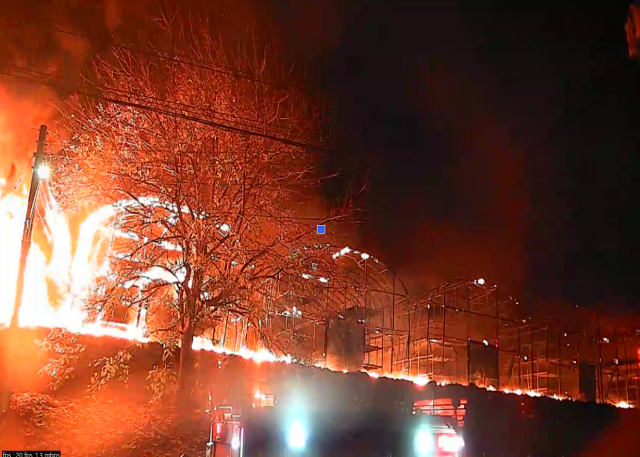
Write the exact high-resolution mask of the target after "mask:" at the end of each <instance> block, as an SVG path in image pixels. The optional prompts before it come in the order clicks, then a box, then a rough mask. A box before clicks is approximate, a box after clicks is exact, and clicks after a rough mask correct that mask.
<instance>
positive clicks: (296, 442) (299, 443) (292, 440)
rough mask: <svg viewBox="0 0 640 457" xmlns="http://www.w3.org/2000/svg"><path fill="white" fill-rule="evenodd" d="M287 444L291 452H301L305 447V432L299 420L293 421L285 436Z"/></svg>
mask: <svg viewBox="0 0 640 457" xmlns="http://www.w3.org/2000/svg"><path fill="white" fill-rule="evenodd" d="M287 444H288V445H289V449H291V450H292V451H303V450H304V448H305V447H306V446H307V431H306V430H305V429H304V425H302V422H301V421H300V419H294V421H293V422H292V423H291V427H290V428H289V433H288V434H287Z"/></svg>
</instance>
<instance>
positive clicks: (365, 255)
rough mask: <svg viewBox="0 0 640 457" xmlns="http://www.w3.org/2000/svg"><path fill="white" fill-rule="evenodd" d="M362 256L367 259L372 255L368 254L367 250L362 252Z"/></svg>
mask: <svg viewBox="0 0 640 457" xmlns="http://www.w3.org/2000/svg"><path fill="white" fill-rule="evenodd" d="M360 257H362V259H363V260H367V259H368V258H369V257H371V256H370V255H369V254H367V253H366V252H363V253H362V254H360Z"/></svg>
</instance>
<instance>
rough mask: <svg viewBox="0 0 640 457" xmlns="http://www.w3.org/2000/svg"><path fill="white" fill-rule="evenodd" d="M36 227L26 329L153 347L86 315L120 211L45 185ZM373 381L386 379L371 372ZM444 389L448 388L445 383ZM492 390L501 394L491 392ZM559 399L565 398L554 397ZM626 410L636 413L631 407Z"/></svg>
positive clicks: (8, 221)
mask: <svg viewBox="0 0 640 457" xmlns="http://www.w3.org/2000/svg"><path fill="white" fill-rule="evenodd" d="M7 187H8V184H7V182H6V180H5V179H3V178H0V240H3V246H4V247H5V248H6V249H7V251H6V252H5V255H4V256H2V259H0V326H7V325H8V324H9V322H10V320H11V314H12V310H13V303H14V298H15V293H16V282H17V268H16V266H17V265H18V260H19V257H20V244H21V243H20V242H21V238H22V232H23V228H24V218H25V213H26V208H27V194H28V191H27V188H26V186H23V187H22V188H21V189H20V190H19V191H18V192H16V191H14V189H10V188H7ZM39 200H40V202H39V205H38V211H37V218H36V223H35V224H36V225H37V226H39V227H40V228H41V229H42V230H41V231H38V233H42V234H43V236H38V237H36V239H34V242H33V244H32V246H31V250H30V252H29V255H28V257H27V267H26V271H25V282H24V291H23V298H22V303H21V307H20V314H19V319H18V322H19V325H20V326H21V327H45V328H64V329H67V330H70V331H72V332H76V333H82V334H89V335H94V336H106V335H108V336H111V337H116V338H125V339H128V340H136V341H140V342H147V341H148V340H147V338H145V336H144V335H145V329H144V328H143V326H136V323H135V322H130V323H128V324H116V323H112V322H107V321H104V320H102V319H101V318H100V317H98V318H96V319H95V320H92V321H87V313H86V312H85V311H84V310H83V306H82V303H83V299H84V298H85V297H86V296H87V293H88V291H89V289H90V287H91V285H92V283H93V281H94V279H95V278H96V277H97V276H98V275H102V274H104V273H105V272H106V268H107V258H108V257H107V254H108V249H109V244H110V240H111V239H112V237H113V233H112V232H113V230H112V229H111V224H110V222H111V221H113V218H114V217H115V216H116V211H117V209H116V207H114V206H105V207H102V208H99V209H97V210H96V211H94V212H92V213H91V214H89V215H88V216H87V217H85V218H84V219H83V220H79V221H75V220H74V221H72V222H70V221H69V219H68V217H67V216H66V215H65V214H64V213H63V212H62V211H61V210H60V208H59V206H58V204H57V203H56V200H55V198H54V197H53V195H52V194H51V192H50V190H49V188H48V186H47V185H46V182H45V183H43V184H42V188H41V192H40V197H39ZM71 223H73V224H78V227H79V228H78V230H77V235H76V239H73V237H72V230H71ZM193 349H194V350H207V351H213V352H218V353H234V354H236V355H239V356H241V357H243V358H245V359H251V360H254V361H255V362H257V363H261V362H285V363H291V362H292V359H291V357H290V356H276V355H274V354H272V353H270V352H268V351H266V350H260V351H252V350H250V349H248V348H242V349H240V350H239V351H237V352H233V351H230V350H228V349H225V348H221V347H219V346H215V345H214V344H213V343H212V342H211V341H210V340H207V339H204V338H195V340H194V342H193ZM368 374H369V376H371V377H372V378H378V377H380V376H381V375H379V374H377V373H373V372H368ZM382 376H388V377H392V378H394V379H403V380H406V381H410V382H413V383H414V384H416V385H417V386H424V385H426V384H427V383H428V382H429V379H428V378H427V377H425V376H420V377H408V376H391V375H382ZM440 384H442V385H444V384H447V383H446V382H443V383H440ZM487 390H489V391H494V390H496V389H495V388H494V387H493V386H487ZM503 392H504V393H511V394H516V395H529V396H531V397H539V396H541V394H539V393H538V392H535V391H532V390H528V391H520V390H515V391H510V390H508V389H503ZM552 398H554V399H556V400H562V399H563V398H562V397H558V396H556V395H553V397H552ZM617 406H619V407H621V408H629V407H632V406H630V405H628V404H626V403H625V402H622V403H620V404H618V405H617Z"/></svg>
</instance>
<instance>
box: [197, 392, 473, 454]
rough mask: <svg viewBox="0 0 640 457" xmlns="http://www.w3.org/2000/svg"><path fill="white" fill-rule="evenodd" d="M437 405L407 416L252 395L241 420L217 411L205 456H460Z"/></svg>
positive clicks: (455, 433)
mask: <svg viewBox="0 0 640 457" xmlns="http://www.w3.org/2000/svg"><path fill="white" fill-rule="evenodd" d="M441 403H442V402H440V403H439V404H438V405H436V406H437V407H436V408H435V410H436V411H438V412H437V413H435V414H433V411H434V407H433V405H426V404H422V403H417V404H416V405H415V406H414V409H413V411H412V412H407V411H374V410H368V409H367V410H358V409H357V408H355V409H354V408H352V407H349V406H347V405H345V408H339V409H336V408H335V407H331V408H325V407H324V406H325V405H324V404H323V403H322V402H317V401H314V400H313V399H311V398H310V396H308V395H296V394H295V393H294V394H293V395H283V397H280V398H276V397H275V396H274V395H269V394H262V393H260V392H256V393H255V394H254V396H253V403H252V405H251V409H250V411H249V412H247V413H246V414H243V415H242V419H240V417H239V416H237V415H234V414H233V413H232V412H231V409H228V410H227V409H223V407H217V413H218V415H217V416H216V419H215V420H212V428H211V437H210V443H208V445H207V457H212V456H225V457H227V456H229V457H232V456H233V457H239V456H247V457H298V456H300V457H302V456H318V457H319V456H332V457H334V456H335V457H341V456H367V457H390V456H393V457H461V456H462V450H463V447H464V440H463V439H462V436H461V433H460V426H459V423H458V420H457V417H455V416H452V415H451V414H449V412H448V410H447V409H446V408H445V407H443V406H445V405H443V404H441ZM429 406H430V407H429ZM218 417H220V419H218Z"/></svg>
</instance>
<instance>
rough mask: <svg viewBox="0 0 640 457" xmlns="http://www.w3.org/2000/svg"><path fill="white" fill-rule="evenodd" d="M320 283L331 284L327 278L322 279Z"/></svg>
mask: <svg viewBox="0 0 640 457" xmlns="http://www.w3.org/2000/svg"><path fill="white" fill-rule="evenodd" d="M318 281H320V282H323V283H325V284H326V283H328V282H329V280H328V279H327V278H320V279H319V280H318Z"/></svg>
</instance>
